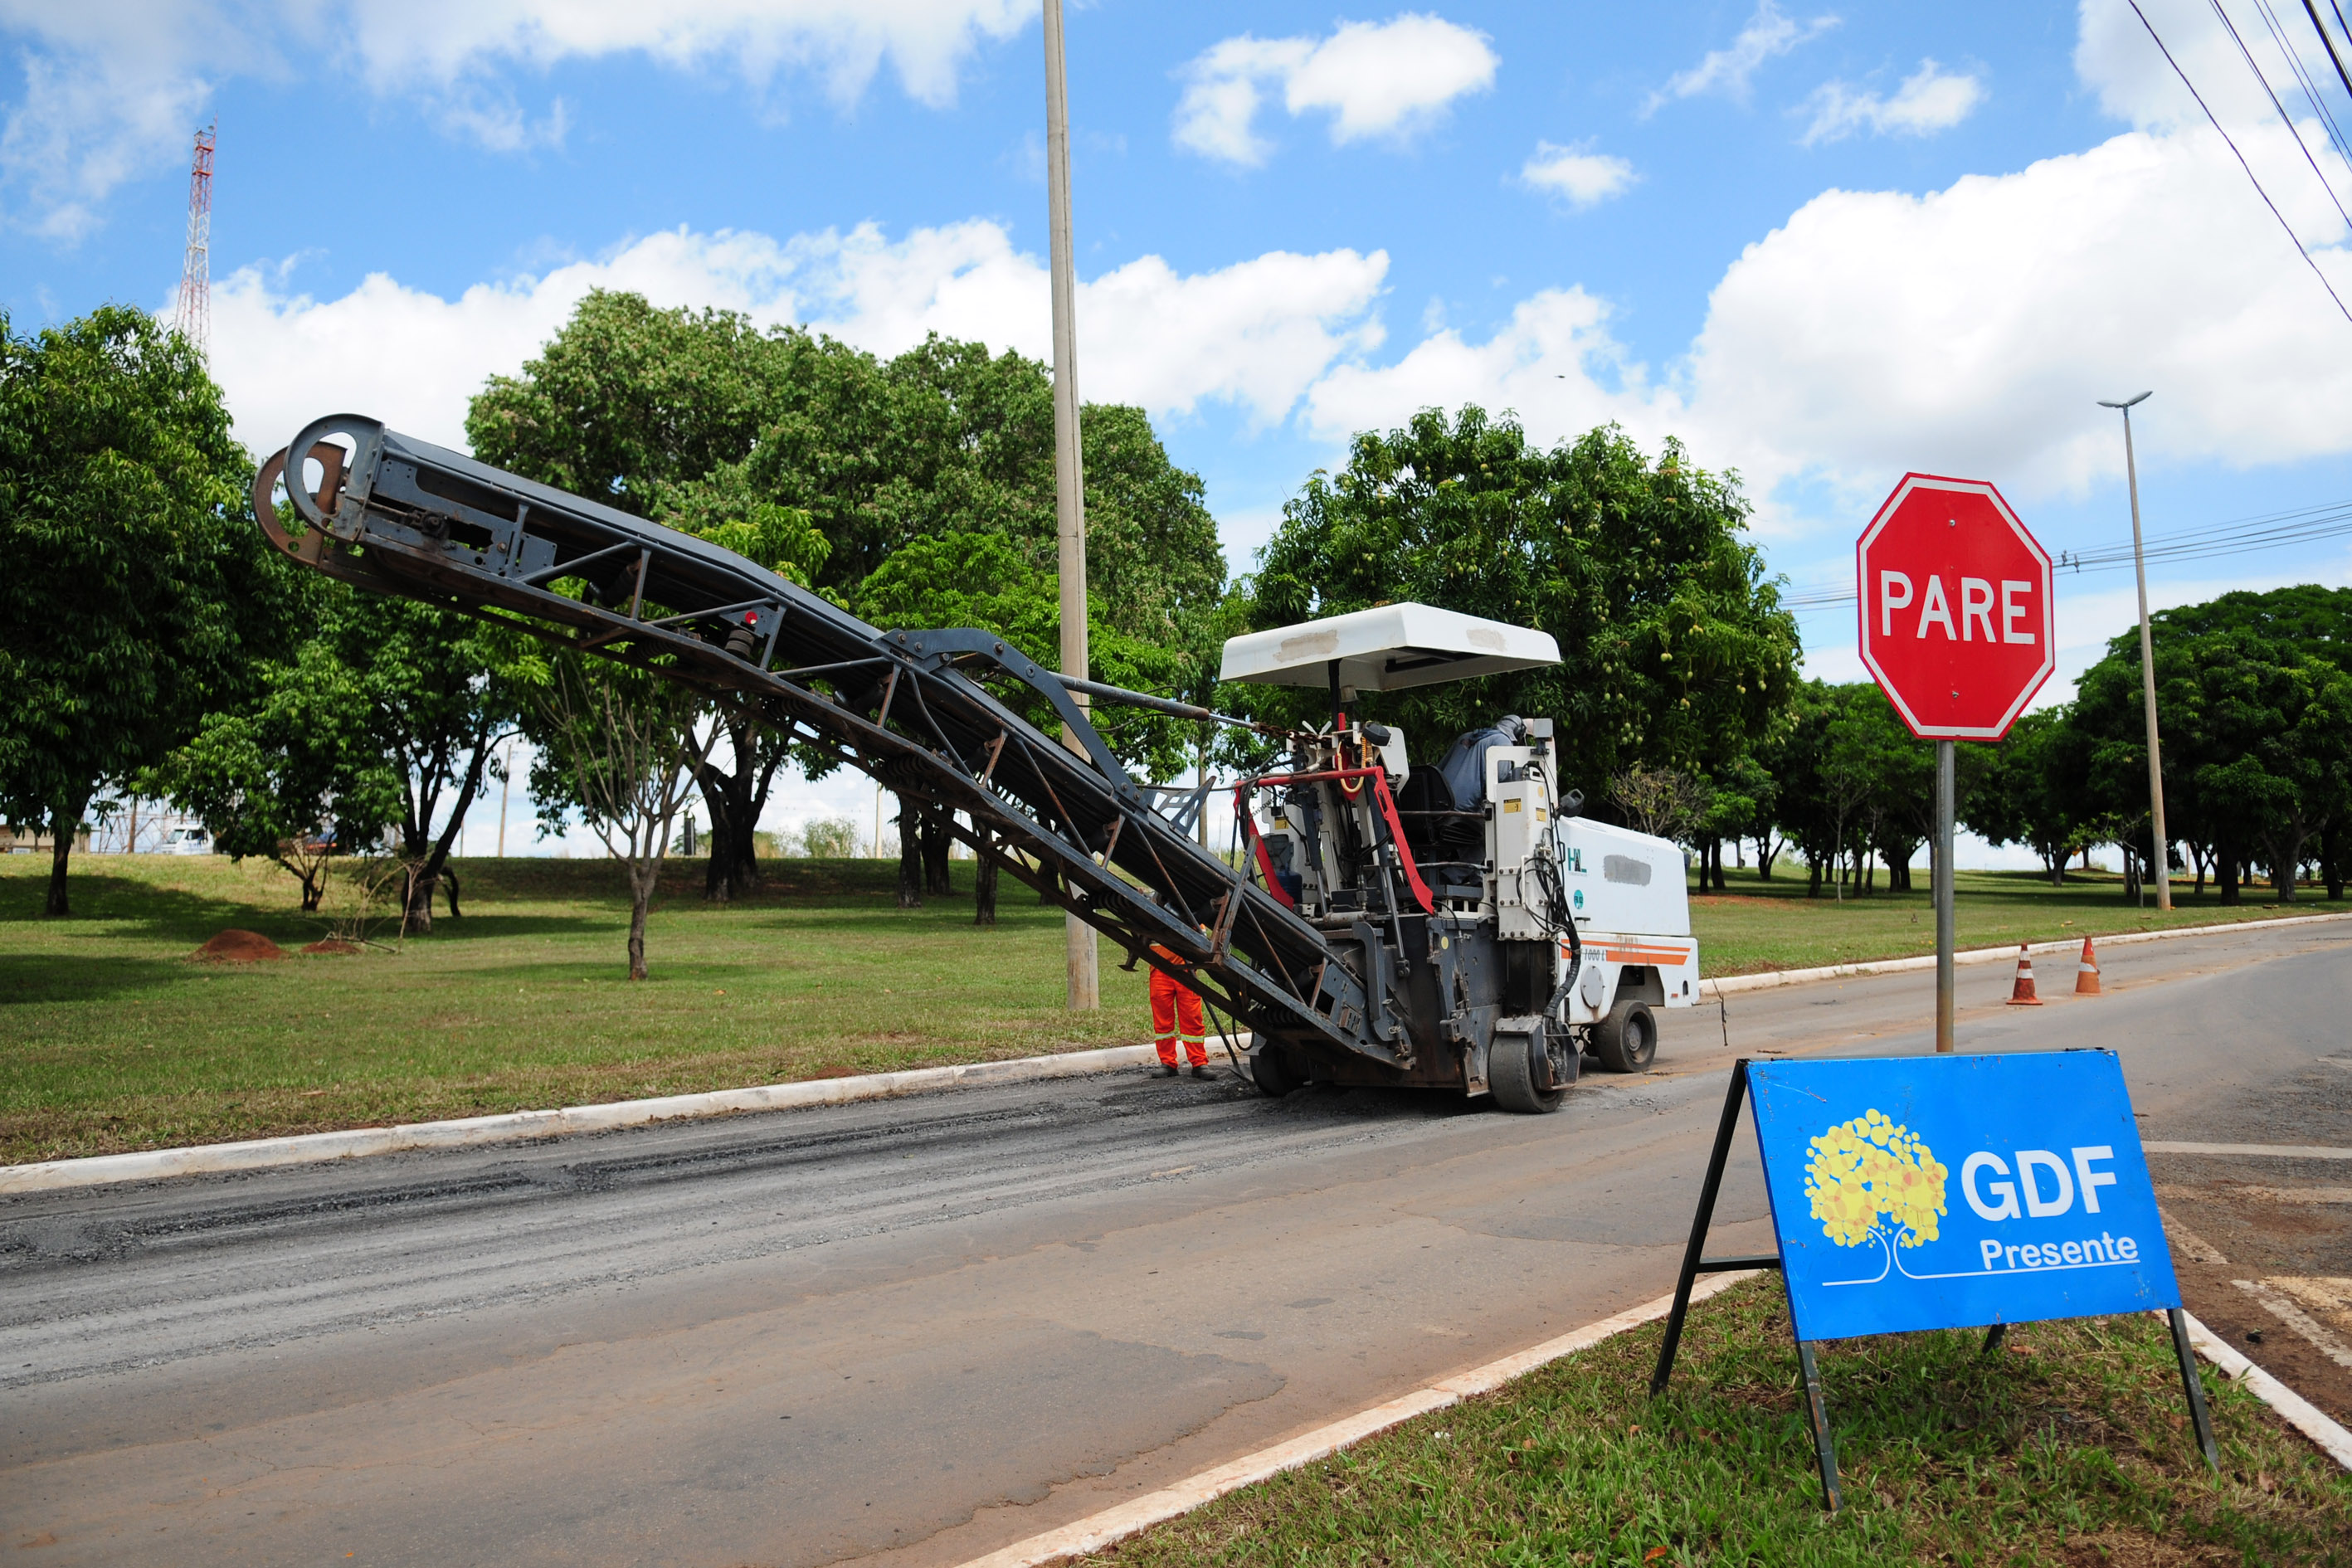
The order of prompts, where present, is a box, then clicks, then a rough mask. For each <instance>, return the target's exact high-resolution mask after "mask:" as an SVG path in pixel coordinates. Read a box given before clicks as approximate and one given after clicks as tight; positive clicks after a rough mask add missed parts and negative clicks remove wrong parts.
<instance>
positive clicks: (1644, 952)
mask: <svg viewBox="0 0 2352 1568" xmlns="http://www.w3.org/2000/svg"><path fill="white" fill-rule="evenodd" d="M1559 952H1560V956H1561V957H1563V958H1565V957H1567V956H1568V944H1567V943H1566V942H1562V943H1560V946H1559ZM1601 957H1603V958H1605V959H1607V960H1608V961H1609V962H1610V963H1661V964H1665V965H1668V966H1670V967H1671V966H1673V965H1676V964H1681V963H1687V962H1689V960H1690V949H1688V948H1686V947H1604V948H1602V949H1601Z"/></svg>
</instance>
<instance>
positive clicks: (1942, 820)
mask: <svg viewBox="0 0 2352 1568" xmlns="http://www.w3.org/2000/svg"><path fill="white" fill-rule="evenodd" d="M1955 765H1956V764H1955V762H1954V752H1953V748H1952V742H1949V741H1938V742H1936V866H1935V869H1934V870H1933V871H1932V872H1931V873H1929V875H1930V878H1931V879H1932V880H1933V881H1934V884H1935V892H1936V1049H1937V1050H1938V1051H1945V1052H1948V1051H1950V1050H1951V1048H1952V993H1953V984H1954V977H1953V974H1952V947H1953V939H1954V935H1955V932H1954V930H1953V926H1954V921H1953V918H1952V817H1953V815H1954V810H1953V801H1952V796H1953V795H1954V794H1955V793H1956V785H1955V782H1954V779H1953V772H1954V768H1955Z"/></svg>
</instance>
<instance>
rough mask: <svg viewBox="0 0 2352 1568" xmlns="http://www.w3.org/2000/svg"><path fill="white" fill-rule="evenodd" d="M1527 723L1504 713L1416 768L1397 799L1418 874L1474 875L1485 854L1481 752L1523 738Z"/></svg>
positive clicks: (1451, 878) (1454, 878) (1452, 878)
mask: <svg viewBox="0 0 2352 1568" xmlns="http://www.w3.org/2000/svg"><path fill="white" fill-rule="evenodd" d="M1526 733H1527V726H1526V725H1525V724H1523V723H1522V722H1521V721H1519V719H1518V718H1517V715H1506V716H1505V717H1504V718H1503V719H1501V720H1500V721H1497V722H1496V723H1494V724H1491V725H1489V726H1487V727H1486V728H1485V729H1482V730H1472V731H1468V732H1467V733H1466V734H1464V735H1463V736H1462V737H1461V738H1460V739H1458V740H1456V741H1455V742H1454V745H1453V747H1452V748H1451V749H1450V750H1449V751H1447V752H1446V753H1445V760H1444V762H1442V763H1438V764H1437V766H1435V767H1433V768H1416V769H1414V770H1413V773H1412V777H1410V778H1408V779H1407V780H1405V784H1404V789H1403V790H1402V792H1401V793H1400V794H1399V795H1398V797H1397V805H1398V806H1399V808H1400V809H1402V811H1404V812H1405V813H1406V814H1407V815H1406V816H1405V817H1404V819H1403V821H1404V830H1405V843H1406V845H1407V846H1408V847H1410V848H1411V849H1412V856H1413V859H1414V860H1415V861H1416V862H1418V863H1419V864H1420V866H1421V868H1422V873H1423V875H1424V876H1434V877H1435V878H1436V879H1439V880H1443V881H1446V882H1471V883H1475V882H1476V881H1477V880H1478V879H1479V876H1480V874H1481V868H1482V867H1483V865H1484V863H1485V860H1486V753H1487V752H1488V751H1489V750H1491V749H1492V748H1494V747H1496V746H1516V745H1519V744H1521V743H1523V741H1524V738H1525V736H1526Z"/></svg>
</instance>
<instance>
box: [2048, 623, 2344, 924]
mask: <svg viewBox="0 0 2352 1568" xmlns="http://www.w3.org/2000/svg"><path fill="white" fill-rule="evenodd" d="M2149 620H2150V626H2149V631H2150V637H2151V640H2152V641H2153V643H2154V645H2155V650H2156V680H2157V712H2158V720H2159V721H2160V724H2161V727H2162V732H2163V743H2162V748H2161V753H2162V756H2163V759H2164V802H2165V826H2166V829H2167V831H2168V834H2169V836H2170V837H2172V838H2173V839H2175V840H2176V841H2177V842H2179V843H2180V844H2181V845H2182V846H2183V847H2185V848H2186V849H2187V851H2188V856H2189V859H2190V860H2192V861H2193V862H2194V864H2195V868H2196V877H2197V882H2196V887H2197V889H2198V890H2199V891H2200V892H2201V891H2202V890H2203V887H2204V879H2205V872H2206V868H2207V867H2208V865H2209V864H2210V866H2211V867H2212V868H2213V870H2214V872H2215V875H2216V878H2217V880H2218V881H2219V882H2220V884H2221V898H2222V901H2224V902H2225V903H2234V902H2236V901H2237V900H2238V896H2239V885H2240V881H2241V879H2242V874H2243V871H2244V868H2245V867H2246V865H2247V864H2248V863H2249V862H2250V861H2252V860H2253V859H2255V858H2261V859H2263V862H2264V864H2265V865H2266V866H2267V867H2268V868H2269V870H2270V872H2271V875H2272V879H2273V883H2274V884H2276V885H2277V886H2278V887H2279V888H2280V890H2281V893H2282V896H2283V897H2290V898H2291V897H2292V896H2293V893H2292V888H2293V877H2294V871H2293V870H2292V869H2290V870H2289V871H2287V872H2285V873H2284V874H2283V873H2282V872H2281V871H2280V869H2279V866H2278V861H2279V859H2280V858H2282V857H2283V856H2286V855H2290V854H2292V855H2294V856H2295V857H2297V858H2301V857H2302V856H2303V855H2304V854H2305V853H2306V851H2307V848H2308V847H2309V846H2310V845H2312V844H2313V843H2316V844H2317V846H2318V851H2319V852H2318V858H2319V860H2320V864H2321V870H2322V874H2323V876H2324V878H2325V879H2326V882H2327V885H2328V896H2329V897H2330V898H2340V897H2342V896H2343V886H2344V880H2345V875H2346V870H2347V859H2352V831H2347V830H2352V805H2347V803H2346V801H2345V799H2344V795H2343V792H2342V791H2341V789H2340V788H2339V787H2338V785H2337V784H2336V761H2335V757H2334V747H2333V741H2334V737H2333V735H2332V733H2331V732H2330V731H2327V730H2326V725H2325V715H2326V713H2327V712H2328V711H2329V708H2328V703H2329V701H2330V700H2331V699H2330V696H2329V691H2330V689H2331V683H2330V682H2329V681H2328V680H2327V679H2326V676H2325V673H2324V672H2325V671H2327V670H2333V671H2336V672H2337V673H2347V672H2352V589H2345V588H2323V587H2319V586H2316V585H2315V584H2298V585H2295V586H2291V587H2284V588H2275V589H2271V590H2268V591H2265V592H2262V593H2232V594H2224V595H2220V596H2219V597H2218V598H2214V599H2211V600H2209V601H2207V602H2205V603H2203V604H2200V605H2180V606H2177V607H2175V608H2173V609H2169V610H2162V611H2158V613H2157V614H2156V615H2154V616H2151V617H2149ZM2296 671H2301V672H2302V673H2300V674H2297V673H2295V672H2296ZM2078 691H2079V696H2078V698H2077V700H2076V703H2075V710H2074V711H2075V721H2076V723H2077V725H2078V726H2079V727H2080V728H2081V730H2082V731H2083V732H2084V736H2085V739H2086V742H2087V745H2088V748H2089V750H2088V761H2087V770H2086V777H2087V780H2088V783H2089V784H2090V787H2091V790H2092V793H2093V795H2094V796H2095V799H2096V803H2097V808H2098V809H2099V810H2100V811H2101V812H2102V813H2104V814H2105V816H2107V817H2108V818H2110V819H2111V820H2112V821H2113V822H2114V823H2115V824H2116V831H2117V833H2118V835H2119V836H2120V837H2126V838H2127V839H2128V840H2129V844H2130V848H2131V851H2132V853H2134V854H2135V855H2136V856H2137V857H2140V858H2145V857H2147V856H2149V855H2151V854H2153V853H2155V846H2154V845H2153V844H2152V843H2150V842H2149V841H2148V824H2147V746H2146V730H2145V727H2144V719H2143V714H2142V710H2141V682H2140V671H2139V639H2138V637H2137V634H2136V633H2126V634H2125V635H2123V636H2120V637H2116V638H2115V639H2114V640H2113V641H2111V642H2110V643H2109V644H2108V645H2107V653H2106V656H2105V658H2102V659H2101V660H2100V661H2099V662H2098V663H2097V664H2095V665H2094V666H2092V667H2091V668H2090V669H2089V670H2087V671H2085V672H2084V676H2083V679H2082V681H2081V683H2080V686H2079V688H2078ZM2306 714H2315V715H2317V716H2319V717H2318V719H2317V720H2316V721H2315V723H2314V727H2312V728H2304V727H2303V724H2304V720H2303V717H2302V716H2304V715H2306ZM2282 726H2284V728H2282ZM2282 875H2284V877H2285V880H2284V881H2281V880H2280V879H2281V877H2282Z"/></svg>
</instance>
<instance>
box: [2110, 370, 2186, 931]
mask: <svg viewBox="0 0 2352 1568" xmlns="http://www.w3.org/2000/svg"><path fill="white" fill-rule="evenodd" d="M2152 395H2153V394H2152V393H2147V392H2143V393H2141V394H2140V395H2138V396H2137V397H2127V398H2126V399H2124V401H2122V402H2121V403H2110V402H2108V401H2107V400H2106V399H2105V398H2104V397H2103V398H2101V399H2099V406H2100V407H2102V408H2119V409H2121V410H2122V411H2123V416H2124V477H2125V479H2126V483H2127V484H2129V486H2130V487H2131V511H2132V574H2133V575H2134V576H2135V577H2137V579H2138V580H2139V693H2140V701H2141V703H2142V705H2143V706H2144V707H2145V708H2146V709H2147V804H2148V821H2149V826H2151V827H2152V828H2153V829H2154V830H2155V837H2156V907H2157V908H2158V909H2159V910H2168V909H2170V908H2171V907H2172V868H2171V867H2170V866H2169V865H2168V864H2167V862H2168V860H2169V859H2170V858H2171V844H2170V842H2169V841H2168V840H2167V839H2166V837H2165V836H2164V764H2163V763H2162V762H2161V761H2160V760H2159V759H2158V754H2157V744H2156V644H2155V641H2154V639H2152V638H2151V637H2149V636H2148V631H2147V557H2146V556H2145V555H2143V554H2142V553H2141V552H2140V542H2139V466H2138V463H2137V459H2136V458H2134V457H2133V455H2132V433H2131V411H2132V408H2133V407H2134V405H2137V404H2141V403H2145V402H2147V399H2148V398H2149V397H2150V396H2152Z"/></svg>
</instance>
